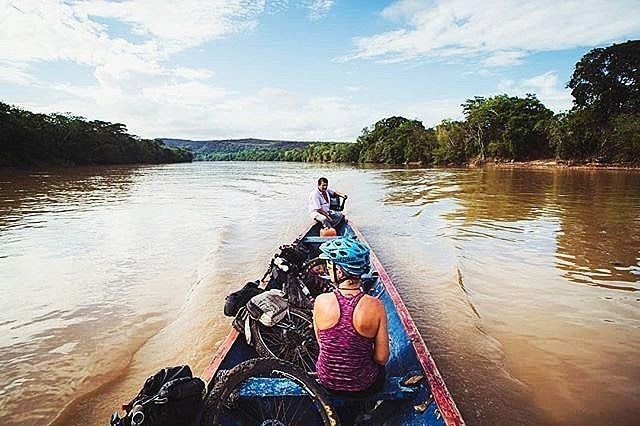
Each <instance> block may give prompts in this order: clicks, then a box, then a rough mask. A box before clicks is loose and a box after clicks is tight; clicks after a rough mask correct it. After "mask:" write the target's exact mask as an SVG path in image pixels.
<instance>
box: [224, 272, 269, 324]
mask: <svg viewBox="0 0 640 426" xmlns="http://www.w3.org/2000/svg"><path fill="white" fill-rule="evenodd" d="M258 284H260V281H249V282H248V283H246V284H245V285H244V286H242V288H241V289H240V290H238V291H234V292H233V293H231V294H229V295H228V296H227V297H225V299H224V314H225V315H226V316H228V317H235V316H236V314H237V313H238V311H239V310H240V308H242V307H243V306H244V305H246V304H247V302H248V301H249V300H251V298H252V297H253V296H256V295H258V294H260V293H262V292H263V291H264V290H262V289H261V288H258Z"/></svg>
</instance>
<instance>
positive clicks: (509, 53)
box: [345, 0, 640, 66]
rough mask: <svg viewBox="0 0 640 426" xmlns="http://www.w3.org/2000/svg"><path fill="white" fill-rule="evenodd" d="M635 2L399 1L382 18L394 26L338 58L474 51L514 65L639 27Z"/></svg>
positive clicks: (491, 62)
mask: <svg viewBox="0 0 640 426" xmlns="http://www.w3.org/2000/svg"><path fill="white" fill-rule="evenodd" d="M637 6H638V4H637V1H636V0H615V1H613V0H612V1H607V2H602V1H599V0H567V1H563V2H558V1H555V0H539V1H536V2H527V1H521V0H496V1H492V2H483V3H478V2H477V1H475V0H438V1H436V2H424V1H418V0H401V1H397V2H395V3H393V4H392V5H390V6H389V7H387V8H386V9H385V10H384V11H383V12H382V16H383V17H386V18H388V19H391V20H394V21H396V22H399V23H400V25H402V27H401V28H399V29H395V30H392V31H388V32H384V33H380V34H375V35H372V36H367V37H359V38H356V39H354V43H355V45H356V52H355V53H354V54H352V55H350V56H348V57H347V58H345V59H358V58H360V59H376V60H381V61H407V60H411V59H415V58H419V57H434V58H447V57H457V56H464V57H466V58H467V59H468V58H472V57H477V58H478V59H479V60H480V61H481V62H482V61H484V63H485V65H487V66H501V65H512V64H514V63H518V62H519V61H520V60H521V58H522V57H524V56H525V55H526V54H528V53H529V52H535V51H544V50H559V49H567V48H573V47H577V46H594V45H598V44H603V43H606V42H611V41H616V40H623V39H625V38H626V37H629V36H633V35H637V34H638V32H640V14H638V13H633V12H631V11H633V10H636V9H637Z"/></svg>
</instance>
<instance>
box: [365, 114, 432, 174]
mask: <svg viewBox="0 0 640 426" xmlns="http://www.w3.org/2000/svg"><path fill="white" fill-rule="evenodd" d="M358 145H359V148H360V150H359V151H360V152H359V156H358V161H360V162H370V163H391V164H402V163H408V162H421V163H431V162H432V160H433V156H432V154H431V152H432V150H433V148H434V147H435V145H436V137H435V132H434V131H433V129H429V130H427V129H425V128H424V126H423V125H422V123H421V122H420V121H418V120H409V119H406V118H404V117H390V118H385V119H382V120H380V121H378V122H377V123H375V124H374V125H373V126H372V128H371V129H367V128H365V129H364V130H363V133H362V135H361V136H360V137H359V138H358ZM354 151H355V149H354Z"/></svg>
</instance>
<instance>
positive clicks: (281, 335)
mask: <svg viewBox="0 0 640 426" xmlns="http://www.w3.org/2000/svg"><path fill="white" fill-rule="evenodd" d="M251 336H252V341H253V343H254V348H255V350H256V352H258V354H259V355H260V356H263V357H270V358H279V359H284V360H285V361H289V362H292V363H293V364H295V365H296V366H298V367H300V368H302V369H303V370H305V371H307V372H309V371H315V370H316V361H317V360H318V354H319V353H320V348H319V346H318V341H317V340H316V336H315V332H314V330H313V318H312V316H311V314H310V313H309V312H307V311H304V310H301V309H297V308H292V307H290V308H289V312H288V313H287V316H285V317H284V318H283V319H282V320H281V321H280V322H279V323H278V324H275V325H274V326H273V327H267V326H265V325H264V324H262V323H261V322H260V321H251Z"/></svg>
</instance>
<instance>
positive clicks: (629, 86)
mask: <svg viewBox="0 0 640 426" xmlns="http://www.w3.org/2000/svg"><path fill="white" fill-rule="evenodd" d="M567 87H568V88H570V89H571V93H572V95H573V97H574V102H573V108H572V109H571V110H570V111H568V112H564V113H560V114H554V113H553V111H551V110H550V109H548V108H547V107H545V106H544V105H543V104H542V103H541V102H540V101H539V100H538V99H537V97H536V96H535V95H531V94H530V95H527V96H525V97H517V96H508V95H498V96H492V97H475V98H474V99H468V100H467V101H466V102H465V103H464V104H463V105H462V108H463V114H464V119H463V120H461V121H454V120H444V121H442V122H441V123H440V124H438V125H436V126H435V127H433V128H425V127H424V125H423V124H422V123H421V122H420V121H418V120H410V119H406V118H404V117H389V118H385V119H383V120H380V121H378V122H377V123H375V124H373V125H372V126H370V127H367V128H365V129H363V131H362V134H361V135H360V137H358V140H357V142H356V143H311V144H309V145H307V146H306V147H298V148H281V149H279V148H271V147H269V148H261V147H259V146H251V147H244V148H241V149H237V150H235V151H229V150H227V151H226V152H214V153H211V154H209V155H208V156H207V157H204V158H202V159H209V160H280V161H306V162H355V163H358V162H360V163H362V162H371V163H388V164H403V163H420V164H424V165H433V164H441V165H455V164H465V163H469V162H475V161H485V160H487V159H494V160H506V161H511V160H514V161H527V160H536V159H548V158H556V159H559V160H572V161H594V162H601V163H612V162H616V163H634V164H638V163H640V41H639V40H634V41H627V42H626V43H621V44H614V45H612V46H609V47H606V48H597V49H593V50H591V51H590V52H588V53H587V54H586V55H584V56H583V57H582V58H581V59H580V61H579V62H578V63H577V64H576V66H575V70H574V72H573V75H572V77H571V80H570V81H569V82H568V84H567Z"/></svg>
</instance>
